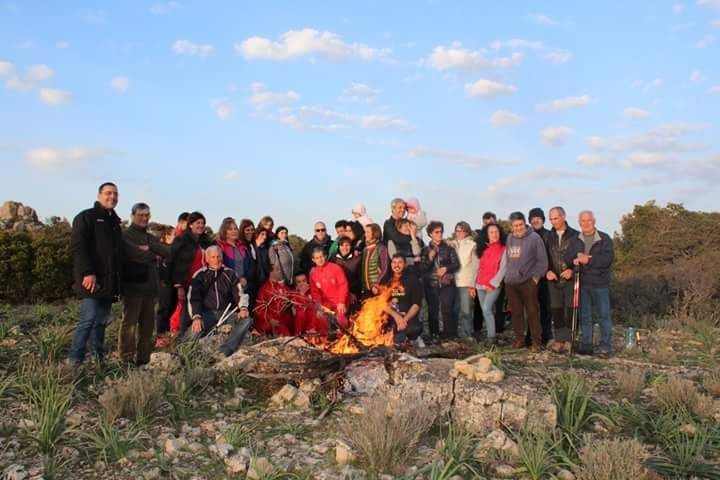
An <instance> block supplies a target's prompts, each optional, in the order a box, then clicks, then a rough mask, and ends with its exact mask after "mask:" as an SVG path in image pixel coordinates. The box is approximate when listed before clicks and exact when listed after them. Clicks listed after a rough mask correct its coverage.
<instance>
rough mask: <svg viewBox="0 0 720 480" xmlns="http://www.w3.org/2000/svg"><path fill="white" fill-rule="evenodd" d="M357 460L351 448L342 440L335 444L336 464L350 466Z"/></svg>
mask: <svg viewBox="0 0 720 480" xmlns="http://www.w3.org/2000/svg"><path fill="white" fill-rule="evenodd" d="M354 460H355V453H354V452H353V451H352V449H351V448H350V446H349V445H348V444H347V443H345V442H343V441H342V440H337V442H336V443H335V462H336V463H337V464H338V465H349V464H350V463H352V462H353V461H354Z"/></svg>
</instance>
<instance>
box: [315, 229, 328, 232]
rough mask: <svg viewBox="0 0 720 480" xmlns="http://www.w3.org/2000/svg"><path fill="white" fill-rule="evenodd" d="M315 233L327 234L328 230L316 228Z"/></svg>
mask: <svg viewBox="0 0 720 480" xmlns="http://www.w3.org/2000/svg"><path fill="white" fill-rule="evenodd" d="M315 231H316V232H327V230H325V229H324V228H316V229H315Z"/></svg>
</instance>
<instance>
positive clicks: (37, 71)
mask: <svg viewBox="0 0 720 480" xmlns="http://www.w3.org/2000/svg"><path fill="white" fill-rule="evenodd" d="M54 74H55V72H53V69H52V68H50V67H48V66H47V65H43V64H40V65H32V66H30V68H28V70H27V73H26V75H25V77H26V79H27V80H28V81H30V82H33V83H34V82H44V81H45V80H48V79H49V78H51V77H52V76H53V75H54Z"/></svg>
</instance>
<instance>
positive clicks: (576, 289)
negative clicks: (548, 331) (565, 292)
mask: <svg viewBox="0 0 720 480" xmlns="http://www.w3.org/2000/svg"><path fill="white" fill-rule="evenodd" d="M579 308H580V265H577V266H576V267H575V285H574V286H573V312H572V327H571V330H570V331H571V333H570V358H572V357H573V356H574V355H575V336H576V335H577V323H578V309H579Z"/></svg>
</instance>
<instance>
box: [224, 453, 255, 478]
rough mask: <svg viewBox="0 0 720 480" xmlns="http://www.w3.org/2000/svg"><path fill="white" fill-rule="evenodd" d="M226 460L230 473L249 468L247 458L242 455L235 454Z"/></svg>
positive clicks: (241, 471)
mask: <svg viewBox="0 0 720 480" xmlns="http://www.w3.org/2000/svg"><path fill="white" fill-rule="evenodd" d="M224 461H225V469H226V470H227V472H228V473H231V474H235V473H245V470H247V458H245V457H243V456H241V455H237V454H236V455H233V456H232V457H228V458H226V459H225V460H224ZM248 478H249V477H248Z"/></svg>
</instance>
